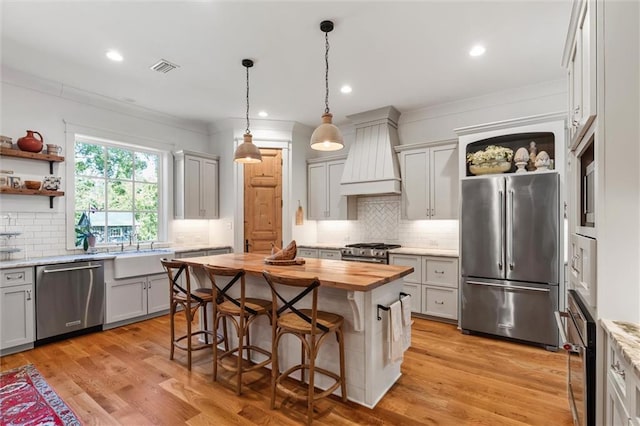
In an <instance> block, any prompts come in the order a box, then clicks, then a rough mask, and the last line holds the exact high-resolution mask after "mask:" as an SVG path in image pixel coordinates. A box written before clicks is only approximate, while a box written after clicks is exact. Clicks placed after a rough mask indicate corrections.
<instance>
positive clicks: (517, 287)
mask: <svg viewBox="0 0 640 426" xmlns="http://www.w3.org/2000/svg"><path fill="white" fill-rule="evenodd" d="M466 283H467V284H473V285H486V286H489V287H500V288H503V289H505V290H527V291H528V290H531V291H542V292H545V293H549V292H550V291H551V289H548V288H538V287H523V286H520V285H502V284H492V283H485V282H481V281H470V280H469V281H466Z"/></svg>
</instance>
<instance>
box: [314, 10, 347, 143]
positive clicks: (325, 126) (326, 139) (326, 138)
mask: <svg viewBox="0 0 640 426" xmlns="http://www.w3.org/2000/svg"><path fill="white" fill-rule="evenodd" d="M320 30H322V32H323V33H324V40H325V53H324V63H325V73H324V83H325V89H326V92H325V96H324V105H325V107H324V114H322V124H321V125H319V126H318V127H316V129H315V130H314V131H313V134H312V135H311V148H313V149H315V150H318V151H337V150H339V149H342V148H344V142H343V140H342V133H340V129H338V127H336V126H335V125H334V124H332V123H331V119H332V118H333V115H332V114H331V113H330V112H329V33H330V32H331V31H333V22H331V21H322V22H321V23H320Z"/></svg>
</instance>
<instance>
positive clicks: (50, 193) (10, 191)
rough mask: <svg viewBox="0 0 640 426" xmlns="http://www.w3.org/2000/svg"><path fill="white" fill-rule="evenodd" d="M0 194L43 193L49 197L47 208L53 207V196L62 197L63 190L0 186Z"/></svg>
mask: <svg viewBox="0 0 640 426" xmlns="http://www.w3.org/2000/svg"><path fill="white" fill-rule="evenodd" d="M0 194H7V195H43V196H46V197H49V208H53V198H54V197H62V196H63V195H64V192H63V191H46V190H41V189H23V188H21V189H16V188H0Z"/></svg>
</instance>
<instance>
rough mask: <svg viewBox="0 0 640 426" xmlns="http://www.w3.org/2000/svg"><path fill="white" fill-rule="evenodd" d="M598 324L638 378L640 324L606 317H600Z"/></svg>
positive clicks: (639, 367) (639, 368) (639, 376)
mask: <svg viewBox="0 0 640 426" xmlns="http://www.w3.org/2000/svg"><path fill="white" fill-rule="evenodd" d="M600 324H601V325H602V327H603V328H604V329H605V331H606V332H607V333H608V334H609V336H611V339H612V340H613V342H614V344H615V346H616V347H617V348H618V350H619V351H620V352H621V353H622V356H623V357H624V359H625V360H626V361H627V362H628V363H629V364H630V365H632V366H633V372H634V374H635V375H636V378H638V379H639V380H640V324H634V323H631V322H626V321H611V320H606V319H601V320H600Z"/></svg>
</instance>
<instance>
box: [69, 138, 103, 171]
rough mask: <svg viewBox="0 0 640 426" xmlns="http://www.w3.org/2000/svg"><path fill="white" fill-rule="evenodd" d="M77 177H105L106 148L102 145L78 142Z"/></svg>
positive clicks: (76, 153) (76, 154) (76, 156)
mask: <svg viewBox="0 0 640 426" xmlns="http://www.w3.org/2000/svg"><path fill="white" fill-rule="evenodd" d="M75 149H76V152H75V162H76V175H83V176H104V148H103V147H102V146H100V145H92V144H89V143H83V142H76V147H75Z"/></svg>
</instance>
